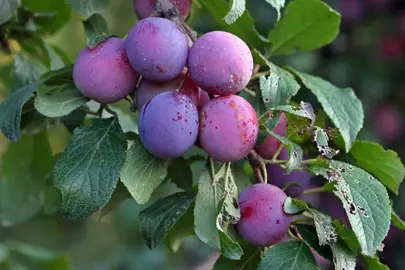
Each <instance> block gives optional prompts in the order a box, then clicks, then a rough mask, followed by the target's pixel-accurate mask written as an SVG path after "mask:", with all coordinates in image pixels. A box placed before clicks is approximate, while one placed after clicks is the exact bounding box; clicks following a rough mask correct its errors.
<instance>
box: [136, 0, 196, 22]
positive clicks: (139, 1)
mask: <svg viewBox="0 0 405 270" xmlns="http://www.w3.org/2000/svg"><path fill="white" fill-rule="evenodd" d="M170 2H172V4H173V5H174V6H175V7H176V8H177V9H178V10H179V11H180V14H181V15H182V16H183V18H187V16H188V14H189V13H190V9H191V0H170ZM155 4H156V0H134V11H135V14H136V16H137V17H138V19H144V18H146V17H148V16H149V15H150V14H151V13H152V11H153V8H154V7H155Z"/></svg>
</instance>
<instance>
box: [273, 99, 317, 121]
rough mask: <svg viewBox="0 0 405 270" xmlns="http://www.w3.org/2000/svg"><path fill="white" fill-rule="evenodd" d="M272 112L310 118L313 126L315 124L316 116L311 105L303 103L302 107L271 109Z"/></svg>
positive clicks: (284, 106) (285, 106)
mask: <svg viewBox="0 0 405 270" xmlns="http://www.w3.org/2000/svg"><path fill="white" fill-rule="evenodd" d="M271 110H272V111H282V112H286V113H289V114H293V115H296V116H299V117H304V118H308V119H309V120H311V124H313V123H314V122H315V114H314V110H313V108H312V105H311V104H310V103H306V102H303V101H301V103H300V107H296V106H291V105H283V106H277V107H274V108H271Z"/></svg>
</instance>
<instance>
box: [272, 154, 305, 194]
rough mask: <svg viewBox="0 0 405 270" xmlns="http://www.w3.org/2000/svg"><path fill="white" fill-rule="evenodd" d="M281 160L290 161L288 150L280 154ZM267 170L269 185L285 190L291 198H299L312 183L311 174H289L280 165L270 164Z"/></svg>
mask: <svg viewBox="0 0 405 270" xmlns="http://www.w3.org/2000/svg"><path fill="white" fill-rule="evenodd" d="M279 157H280V159H281V160H287V159H288V152H287V149H285V148H284V149H283V150H282V151H281V153H280V156H279ZM266 168H267V183H269V184H272V185H275V186H278V187H279V188H284V187H286V186H288V187H287V189H285V190H284V191H285V193H286V194H287V195H288V196H290V197H297V196H299V195H301V193H302V192H303V191H304V190H305V189H307V188H308V187H309V185H310V183H311V174H310V173H309V172H305V171H298V170H297V171H293V172H291V173H290V174H287V173H286V171H285V169H283V168H281V167H280V165H276V164H268V165H267V166H266Z"/></svg>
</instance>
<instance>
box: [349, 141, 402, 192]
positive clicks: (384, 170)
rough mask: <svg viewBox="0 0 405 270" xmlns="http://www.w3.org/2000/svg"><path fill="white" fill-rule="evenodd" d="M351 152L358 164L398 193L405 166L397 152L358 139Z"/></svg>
mask: <svg viewBox="0 0 405 270" xmlns="http://www.w3.org/2000/svg"><path fill="white" fill-rule="evenodd" d="M350 154H351V155H352V156H353V158H354V159H355V160H356V163H357V165H359V166H360V167H362V168H363V169H365V170H366V171H367V172H369V173H371V174H373V175H374V176H375V177H377V179H378V180H380V181H381V183H383V184H384V185H385V186H386V187H388V188H389V189H390V190H391V191H392V192H394V193H395V194H397V195H398V191H399V186H400V184H401V183H402V179H404V177H405V167H404V165H403V164H402V162H401V159H400V158H399V157H398V154H397V153H396V152H394V151H392V150H384V148H383V147H382V146H381V145H379V144H377V143H373V142H366V141H356V142H355V143H354V144H353V146H352V149H351V150H350Z"/></svg>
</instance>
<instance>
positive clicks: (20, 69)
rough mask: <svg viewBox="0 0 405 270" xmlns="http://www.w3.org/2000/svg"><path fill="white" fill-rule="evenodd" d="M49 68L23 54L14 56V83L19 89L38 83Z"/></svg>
mask: <svg viewBox="0 0 405 270" xmlns="http://www.w3.org/2000/svg"><path fill="white" fill-rule="evenodd" d="M46 71H47V69H46V68H45V67H44V66H43V65H42V64H41V63H39V62H35V61H32V60H26V59H24V57H22V56H21V55H16V56H14V85H13V88H14V89H17V88H20V87H24V86H26V85H28V84H33V83H36V82H37V81H38V80H39V78H40V76H41V75H42V74H43V73H44V72H46Z"/></svg>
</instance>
